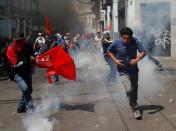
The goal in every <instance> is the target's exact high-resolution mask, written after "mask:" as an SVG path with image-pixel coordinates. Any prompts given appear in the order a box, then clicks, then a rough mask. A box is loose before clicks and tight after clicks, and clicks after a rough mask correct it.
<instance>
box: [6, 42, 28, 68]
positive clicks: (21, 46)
mask: <svg viewBox="0 0 176 131" xmlns="http://www.w3.org/2000/svg"><path fill="white" fill-rule="evenodd" d="M26 44H27V42H26V40H25V39H21V40H14V41H13V42H12V44H11V45H9V46H8V48H7V51H6V56H7V58H8V60H9V61H10V63H11V64H12V65H16V64H17V62H19V61H22V60H23V59H22V57H23V54H24V52H25V46H26ZM17 54H18V57H17Z"/></svg>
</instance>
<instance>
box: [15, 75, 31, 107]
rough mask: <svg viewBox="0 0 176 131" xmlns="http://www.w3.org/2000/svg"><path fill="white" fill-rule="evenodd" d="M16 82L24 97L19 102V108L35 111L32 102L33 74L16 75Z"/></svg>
mask: <svg viewBox="0 0 176 131" xmlns="http://www.w3.org/2000/svg"><path fill="white" fill-rule="evenodd" d="M14 81H15V82H16V84H17V86H18V87H19V89H20V90H21V91H22V96H21V98H20V100H19V108H25V107H26V106H27V107H28V108H29V109H33V102H32V96H31V94H32V76H31V74H24V75H20V74H16V75H15V76H14Z"/></svg>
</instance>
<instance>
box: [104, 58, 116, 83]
mask: <svg viewBox="0 0 176 131" xmlns="http://www.w3.org/2000/svg"><path fill="white" fill-rule="evenodd" d="M104 58H105V60H106V62H107V63H108V64H109V67H110V72H109V74H108V76H107V78H106V80H107V81H108V82H115V81H116V77H117V65H116V64H115V63H114V61H113V60H112V59H111V58H110V57H109V56H107V55H104Z"/></svg>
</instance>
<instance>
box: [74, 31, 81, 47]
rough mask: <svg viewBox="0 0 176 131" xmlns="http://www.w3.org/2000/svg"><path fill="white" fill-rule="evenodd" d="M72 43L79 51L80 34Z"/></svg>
mask: <svg viewBox="0 0 176 131" xmlns="http://www.w3.org/2000/svg"><path fill="white" fill-rule="evenodd" d="M74 43H75V45H76V47H77V49H80V34H77V35H76V36H75V37H74Z"/></svg>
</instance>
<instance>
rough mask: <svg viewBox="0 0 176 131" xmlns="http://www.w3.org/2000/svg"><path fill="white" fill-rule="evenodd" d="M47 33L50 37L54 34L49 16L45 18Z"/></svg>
mask: <svg viewBox="0 0 176 131" xmlns="http://www.w3.org/2000/svg"><path fill="white" fill-rule="evenodd" d="M45 32H46V33H47V34H48V35H51V34H52V30H51V24H50V21H49V17H48V16H46V17H45Z"/></svg>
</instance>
